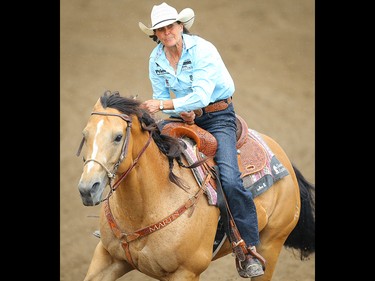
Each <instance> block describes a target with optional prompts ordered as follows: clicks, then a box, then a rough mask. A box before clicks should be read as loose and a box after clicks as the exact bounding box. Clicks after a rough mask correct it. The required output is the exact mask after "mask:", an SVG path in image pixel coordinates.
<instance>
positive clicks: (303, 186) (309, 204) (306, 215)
mask: <svg viewBox="0 0 375 281" xmlns="http://www.w3.org/2000/svg"><path fill="white" fill-rule="evenodd" d="M293 169H294V172H295V173H296V177H297V180H298V185H299V189H300V197H301V212H300V217H299V219H298V223H297V225H296V227H295V228H294V229H293V231H292V232H291V233H290V234H289V236H288V238H287V239H286V241H285V243H284V246H285V247H287V248H288V247H289V248H293V249H296V250H299V251H300V258H301V260H304V259H306V258H307V257H308V256H309V255H310V254H311V253H314V252H315V187H314V186H313V185H312V184H311V183H309V182H308V181H307V180H306V179H305V178H304V176H303V175H302V173H301V172H300V171H299V170H298V169H297V168H296V167H295V166H294V165H293Z"/></svg>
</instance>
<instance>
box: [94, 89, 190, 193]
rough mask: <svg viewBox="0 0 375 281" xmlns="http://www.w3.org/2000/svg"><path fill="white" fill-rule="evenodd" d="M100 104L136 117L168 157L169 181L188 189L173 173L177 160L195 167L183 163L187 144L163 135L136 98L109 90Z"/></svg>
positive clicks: (101, 98)
mask: <svg viewBox="0 0 375 281" xmlns="http://www.w3.org/2000/svg"><path fill="white" fill-rule="evenodd" d="M100 102H101V104H102V106H103V108H107V107H109V108H114V109H117V110H118V111H120V112H121V113H124V114H126V115H129V116H136V117H137V118H138V120H139V122H140V123H141V129H142V130H144V131H149V132H150V133H152V138H153V140H154V141H155V143H156V145H157V146H158V148H159V150H160V151H161V152H162V153H163V154H164V155H166V156H167V158H168V161H169V180H170V181H171V182H173V183H175V184H176V185H178V186H179V187H181V188H184V189H186V188H188V187H187V186H185V185H184V183H183V182H182V181H181V179H180V178H178V177H177V176H176V175H175V174H174V173H173V163H174V162H173V160H176V161H177V163H178V164H179V165H180V166H182V167H184V168H192V167H193V165H192V166H189V167H188V166H185V165H184V164H183V163H182V161H181V157H182V155H183V154H182V153H183V151H184V150H185V149H186V147H185V144H184V143H183V142H182V141H181V140H179V139H177V138H173V137H170V136H167V135H163V134H161V132H160V130H159V127H158V126H157V123H156V122H155V120H154V119H153V118H152V117H151V115H150V114H149V112H148V111H146V110H145V109H143V108H141V107H140V105H141V103H142V102H141V101H139V100H137V99H135V98H132V97H130V98H126V97H122V96H120V94H119V92H117V91H116V92H111V91H109V90H107V91H105V92H104V94H103V95H102V96H101V97H100ZM194 167H195V165H194Z"/></svg>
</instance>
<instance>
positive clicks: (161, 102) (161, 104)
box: [159, 100, 164, 110]
mask: <svg viewBox="0 0 375 281" xmlns="http://www.w3.org/2000/svg"><path fill="white" fill-rule="evenodd" d="M159 109H160V110H163V109H164V105H163V101H162V100H160V104H159Z"/></svg>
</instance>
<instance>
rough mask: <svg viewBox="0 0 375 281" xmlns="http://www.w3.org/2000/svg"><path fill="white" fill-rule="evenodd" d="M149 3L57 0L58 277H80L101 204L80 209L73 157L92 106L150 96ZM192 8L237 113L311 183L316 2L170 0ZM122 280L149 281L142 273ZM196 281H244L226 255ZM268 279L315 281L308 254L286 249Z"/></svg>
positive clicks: (64, 280) (78, 166)
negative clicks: (227, 80)
mask: <svg viewBox="0 0 375 281" xmlns="http://www.w3.org/2000/svg"><path fill="white" fill-rule="evenodd" d="M160 3H161V1H160V2H158V1H156V2H155V1H150V0H141V1H139V0H137V1H135V0H121V1H108V0H61V1H60V9H61V11H60V16H61V20H60V24H61V26H60V31H61V33H60V39H61V43H60V44H61V49H60V50H61V51H60V60H61V61H60V71H61V72H60V78H61V80H60V82H61V89H60V90H61V92H60V164H61V169H60V178H61V180H60V280H61V281H80V280H83V278H84V276H85V273H86V271H87V269H88V266H89V263H90V260H91V256H92V254H93V251H94V247H95V245H96V244H97V242H98V239H97V238H95V237H94V236H93V235H92V232H93V231H94V230H95V229H97V228H98V218H97V214H98V210H99V209H98V208H99V207H85V206H83V204H82V202H81V199H80V196H79V193H78V189H77V184H78V180H79V177H80V174H81V172H82V159H81V158H79V157H76V156H75V153H76V151H77V148H78V146H79V143H80V141H81V130H82V129H83V127H84V126H85V124H86V122H87V118H88V117H89V114H90V112H91V109H92V107H93V105H94V103H95V102H96V100H97V99H98V98H99V96H100V95H102V94H103V92H104V91H105V90H107V89H109V90H111V91H115V90H118V91H119V92H120V94H121V95H124V96H128V95H135V94H138V98H139V99H141V100H145V99H149V98H150V97H151V86H150V82H149V80H148V77H147V73H148V57H149V54H150V51H151V50H152V48H153V47H154V46H155V43H154V42H152V41H151V39H149V38H148V37H147V36H146V35H145V34H144V33H143V32H141V30H140V29H139V27H138V21H141V22H143V23H145V24H149V22H150V11H151V8H152V6H153V5H154V4H160ZM167 3H168V4H170V5H172V6H174V7H176V9H177V10H178V11H181V10H182V9H183V8H186V7H190V8H192V9H193V10H194V11H195V15H196V18H195V22H194V25H193V27H192V29H191V32H192V33H196V34H198V35H201V36H202V37H204V38H206V39H208V40H209V41H211V42H212V43H214V44H215V45H216V47H217V48H218V49H219V51H220V53H221V55H222V57H223V59H224V62H225V63H226V65H227V67H228V68H229V70H230V72H231V74H232V76H233V79H234V81H235V84H236V92H235V94H234V104H235V108H236V112H237V113H238V114H240V115H241V116H242V117H244V119H245V120H246V121H247V122H248V125H249V127H251V128H253V129H255V130H257V131H259V132H262V133H265V134H267V135H269V136H271V137H272V138H274V139H275V140H276V141H277V142H278V143H279V144H280V145H281V146H282V147H283V148H284V150H285V151H286V152H287V154H288V155H289V158H290V159H291V160H292V162H294V163H295V164H296V166H297V167H299V169H300V170H301V171H302V172H303V174H304V175H305V177H306V178H307V179H308V180H309V181H311V182H312V183H315V99H314V98H315V80H314V79H315V76H314V74H315V65H314V62H315V37H314V34H315V2H314V1H313V0H235V1H225V0H215V1H213V0H212V1H211V0H206V1H201V0H189V1H181V0H180V1H177V0H169V1H167ZM119 280H128V281H140V280H142V281H151V280H154V279H152V278H149V277H147V276H145V275H143V274H141V273H140V272H135V271H134V272H132V273H130V274H128V275H127V276H126V277H122V278H121V279H119ZM201 280H202V281H209V280H216V281H229V280H233V281H234V280H243V279H242V278H240V277H239V276H238V274H237V272H236V269H235V266H234V258H233V257H232V256H230V255H228V256H226V257H224V258H222V259H219V260H217V261H214V262H213V263H212V264H211V265H210V266H209V268H208V269H207V271H205V272H204V273H203V274H202V276H201ZM273 280H274V281H312V280H315V255H313V256H312V257H311V258H310V259H309V260H308V261H300V260H299V259H298V258H296V257H294V255H293V253H292V252H291V251H290V250H285V249H284V250H283V251H282V253H281V256H280V259H279V262H278V265H277V268H276V272H275V274H274V278H273Z"/></svg>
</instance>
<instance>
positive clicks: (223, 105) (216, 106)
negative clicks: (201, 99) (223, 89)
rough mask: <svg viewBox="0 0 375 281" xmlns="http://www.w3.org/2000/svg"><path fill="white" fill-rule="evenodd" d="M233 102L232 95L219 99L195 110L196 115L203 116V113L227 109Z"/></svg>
mask: <svg viewBox="0 0 375 281" xmlns="http://www.w3.org/2000/svg"><path fill="white" fill-rule="evenodd" d="M231 102H232V97H230V98H227V99H225V100H219V101H217V102H214V103H211V104H209V105H207V106H206V107H203V108H199V109H196V110H194V113H195V115H196V117H201V116H202V115H203V113H209V112H216V111H221V110H224V109H227V107H228V105H229V104H230V103H231Z"/></svg>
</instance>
